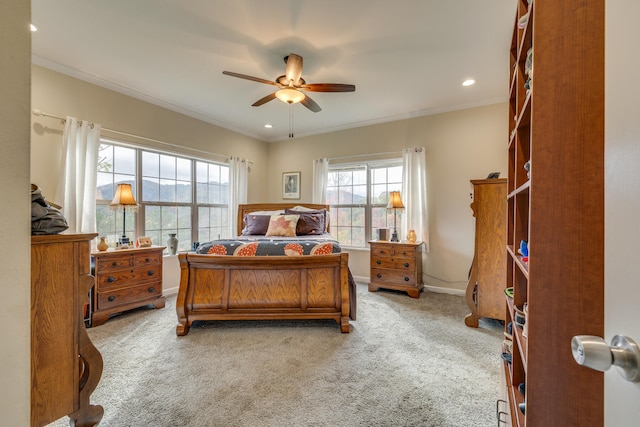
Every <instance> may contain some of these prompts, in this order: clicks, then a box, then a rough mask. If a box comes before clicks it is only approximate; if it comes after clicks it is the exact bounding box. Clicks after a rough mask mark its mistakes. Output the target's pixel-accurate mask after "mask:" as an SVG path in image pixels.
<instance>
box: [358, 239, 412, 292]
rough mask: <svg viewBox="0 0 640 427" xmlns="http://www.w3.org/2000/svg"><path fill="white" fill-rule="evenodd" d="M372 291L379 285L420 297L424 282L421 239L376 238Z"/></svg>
mask: <svg viewBox="0 0 640 427" xmlns="http://www.w3.org/2000/svg"><path fill="white" fill-rule="evenodd" d="M369 246H370V247H371V257H370V260H371V273H370V274H371V276H370V280H371V281H370V282H369V292H375V291H377V290H378V288H385V289H395V290H398V291H404V292H406V293H408V294H409V296H410V297H412V298H419V297H420V292H422V289H423V288H424V285H423V284H422V242H416V243H409V242H399V243H397V242H387V241H378V240H373V241H371V242H369Z"/></svg>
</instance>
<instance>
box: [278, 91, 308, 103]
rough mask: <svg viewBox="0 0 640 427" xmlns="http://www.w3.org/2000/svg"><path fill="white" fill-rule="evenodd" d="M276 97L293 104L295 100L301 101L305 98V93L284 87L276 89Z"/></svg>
mask: <svg viewBox="0 0 640 427" xmlns="http://www.w3.org/2000/svg"><path fill="white" fill-rule="evenodd" d="M276 97H277V98H278V99H279V100H280V101H282V102H286V103H287V104H295V103H296V102H300V101H302V100H303V99H304V98H305V95H304V93H302V92H300V91H299V90H296V89H292V88H286V89H280V90H279V91H277V92H276Z"/></svg>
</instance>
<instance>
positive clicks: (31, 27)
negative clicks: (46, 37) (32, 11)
mask: <svg viewBox="0 0 640 427" xmlns="http://www.w3.org/2000/svg"><path fill="white" fill-rule="evenodd" d="M29 28H30V29H31V31H32V32H35V31H38V27H36V26H35V25H33V24H29Z"/></svg>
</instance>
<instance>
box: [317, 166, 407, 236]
mask: <svg viewBox="0 0 640 427" xmlns="http://www.w3.org/2000/svg"><path fill="white" fill-rule="evenodd" d="M401 190H402V159H392V160H386V161H377V162H370V163H365V164H362V163H360V164H357V165H353V164H352V165H345V164H342V165H331V166H329V176H328V181H327V203H328V204H329V205H330V206H331V214H330V226H331V234H332V235H333V236H334V237H336V239H338V241H339V242H340V243H341V244H342V245H344V246H351V247H356V248H365V247H367V242H368V241H369V240H371V239H373V238H375V233H374V230H375V229H377V228H393V212H392V211H387V203H388V200H389V193H390V192H391V191H401ZM397 214H398V219H397V221H398V222H399V221H400V218H401V217H400V215H401V211H398V212H397Z"/></svg>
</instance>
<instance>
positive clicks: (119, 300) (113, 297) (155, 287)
mask: <svg viewBox="0 0 640 427" xmlns="http://www.w3.org/2000/svg"><path fill="white" fill-rule="evenodd" d="M161 294H162V283H159V282H151V283H147V284H144V285H138V286H132V287H128V288H119V289H114V290H110V291H107V292H98V293H97V298H96V303H97V307H96V308H97V309H98V310H107V309H109V308H114V307H118V306H121V305H124V304H129V303H135V302H137V301H142V300H145V299H149V298H155V297H159V296H160V295H161Z"/></svg>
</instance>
